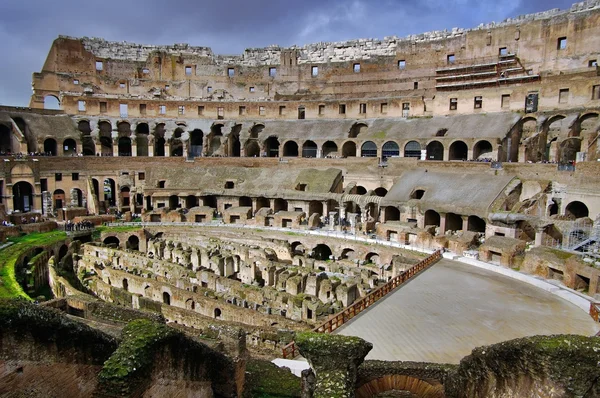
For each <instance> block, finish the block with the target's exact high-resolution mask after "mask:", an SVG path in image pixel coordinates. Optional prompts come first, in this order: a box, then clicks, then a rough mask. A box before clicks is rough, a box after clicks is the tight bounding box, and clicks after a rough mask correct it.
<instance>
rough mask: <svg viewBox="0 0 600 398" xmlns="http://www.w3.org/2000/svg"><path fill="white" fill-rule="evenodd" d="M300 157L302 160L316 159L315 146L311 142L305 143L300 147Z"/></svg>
mask: <svg viewBox="0 0 600 398" xmlns="http://www.w3.org/2000/svg"><path fill="white" fill-rule="evenodd" d="M302 157H303V158H316V157H317V144H315V143H314V142H313V141H306V142H305V143H304V145H302Z"/></svg>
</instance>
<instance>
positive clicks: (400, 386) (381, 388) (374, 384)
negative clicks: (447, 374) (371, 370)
mask: <svg viewBox="0 0 600 398" xmlns="http://www.w3.org/2000/svg"><path fill="white" fill-rule="evenodd" d="M400 391H405V392H408V393H409V394H410V396H412V397H427V398H444V397H445V396H446V395H445V393H444V386H443V385H441V384H439V383H436V384H432V383H431V382H428V381H425V380H422V379H417V378H415V377H412V376H406V375H385V376H382V377H380V378H377V379H374V380H370V381H368V382H366V383H364V384H362V385H361V386H359V387H358V388H357V389H356V398H371V397H377V396H383V395H385V393H386V392H400Z"/></svg>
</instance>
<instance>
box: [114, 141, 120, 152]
mask: <svg viewBox="0 0 600 398" xmlns="http://www.w3.org/2000/svg"><path fill="white" fill-rule="evenodd" d="M113 156H119V143H118V142H115V141H113Z"/></svg>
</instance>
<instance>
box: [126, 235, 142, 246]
mask: <svg viewBox="0 0 600 398" xmlns="http://www.w3.org/2000/svg"><path fill="white" fill-rule="evenodd" d="M127 248H128V249H130V250H140V238H138V237H137V236H136V235H131V236H130V237H129V238H128V239H127Z"/></svg>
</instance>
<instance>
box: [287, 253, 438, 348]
mask: <svg viewBox="0 0 600 398" xmlns="http://www.w3.org/2000/svg"><path fill="white" fill-rule="evenodd" d="M441 257H442V251H441V250H436V251H435V252H434V253H433V254H432V255H430V256H429V257H427V258H426V259H424V260H422V261H420V262H419V263H417V264H416V265H415V266H413V267H411V268H410V269H408V270H406V271H404V272H402V273H400V274H399V275H397V276H395V277H394V278H392V279H391V280H390V281H388V282H387V283H386V284H385V285H383V286H381V287H379V288H377V289H375V290H373V291H372V292H371V293H369V294H367V295H366V296H365V297H362V298H361V299H359V300H357V301H355V302H354V303H352V304H351V305H349V306H348V307H346V308H344V309H343V310H342V311H340V312H338V313H337V314H335V315H333V316H332V317H330V318H329V319H327V320H326V321H325V322H323V323H321V324H320V325H319V326H317V327H316V328H314V329H313V332H317V333H331V332H333V331H334V330H336V329H337V328H339V327H340V326H342V325H344V324H345V323H346V322H348V321H350V320H351V319H352V318H354V317H355V316H357V315H358V314H360V313H361V312H363V311H365V310H366V309H368V308H369V307H370V306H371V305H373V304H375V303H376V302H377V301H379V300H380V299H382V298H383V297H385V296H386V295H387V294H388V293H390V292H392V291H394V290H395V289H396V288H397V287H399V286H401V285H402V284H404V283H406V282H407V281H409V280H410V279H411V278H413V277H414V276H415V275H417V274H418V273H419V272H421V271H423V270H424V269H426V268H428V267H430V266H431V265H433V264H434V263H436V262H437V261H438V260H439V259H440V258H441ZM298 355H299V351H298V347H297V346H296V343H295V342H293V341H292V342H291V343H289V344H288V345H286V346H285V347H283V358H295V357H296V356H298Z"/></svg>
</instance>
